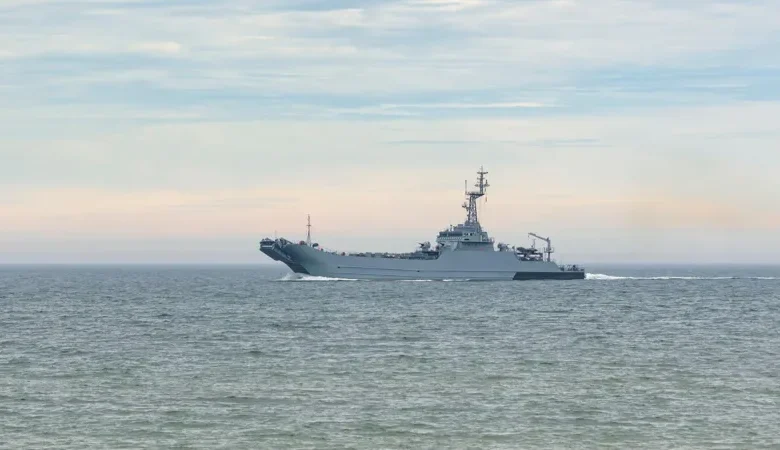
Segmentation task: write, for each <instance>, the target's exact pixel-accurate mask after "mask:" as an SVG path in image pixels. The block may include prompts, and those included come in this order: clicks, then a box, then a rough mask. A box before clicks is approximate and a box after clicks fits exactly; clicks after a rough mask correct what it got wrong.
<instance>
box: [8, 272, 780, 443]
mask: <svg viewBox="0 0 780 450" xmlns="http://www.w3.org/2000/svg"><path fill="white" fill-rule="evenodd" d="M591 272H592V273H591V274H590V275H589V276H588V278H589V279H588V280H584V281H568V282H551V281H541V282H536V281H529V282H500V283H470V282H361V281H333V280H322V279H316V278H314V279H312V278H311V277H308V278H304V279H300V280H299V279H296V278H295V277H290V276H286V275H285V271H284V270H282V269H280V268H278V267H271V268H268V267H246V266H245V267H143V266H128V267H3V268H0V448H25V449H28V448H57V449H84V448H101V449H103V448H112V449H113V448H209V449H211V448H269V449H285V448H333V449H342V448H513V449H514V448H621V449H623V448H632V449H633V448H724V449H726V448H728V449H731V448H780V268H778V267H726V266H711V267H684V266H677V267H604V268H596V269H594V268H591Z"/></svg>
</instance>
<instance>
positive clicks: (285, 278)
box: [277, 273, 357, 281]
mask: <svg viewBox="0 0 780 450" xmlns="http://www.w3.org/2000/svg"><path fill="white" fill-rule="evenodd" d="M277 281H357V280H355V279H353V278H330V277H319V276H315V275H303V274H299V273H288V274H287V275H285V276H283V277H282V278H280V279H279V280H277Z"/></svg>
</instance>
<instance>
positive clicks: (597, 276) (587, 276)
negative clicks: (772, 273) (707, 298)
mask: <svg viewBox="0 0 780 450" xmlns="http://www.w3.org/2000/svg"><path fill="white" fill-rule="evenodd" d="M585 279H586V280H778V279H780V278H778V277H675V276H659V277H619V276H613V275H605V274H603V273H586V274H585Z"/></svg>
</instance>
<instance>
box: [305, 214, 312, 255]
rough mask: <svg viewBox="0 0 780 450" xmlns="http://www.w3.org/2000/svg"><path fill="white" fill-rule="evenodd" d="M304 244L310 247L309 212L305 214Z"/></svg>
mask: <svg viewBox="0 0 780 450" xmlns="http://www.w3.org/2000/svg"><path fill="white" fill-rule="evenodd" d="M306 245H308V246H309V247H311V214H307V215H306Z"/></svg>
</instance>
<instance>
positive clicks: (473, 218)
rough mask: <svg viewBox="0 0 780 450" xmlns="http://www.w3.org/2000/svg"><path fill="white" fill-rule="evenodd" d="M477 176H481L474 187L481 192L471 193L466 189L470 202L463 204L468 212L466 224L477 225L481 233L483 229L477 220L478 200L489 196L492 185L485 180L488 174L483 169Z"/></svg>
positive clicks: (480, 169)
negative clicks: (488, 190)
mask: <svg viewBox="0 0 780 450" xmlns="http://www.w3.org/2000/svg"><path fill="white" fill-rule="evenodd" d="M477 174H478V175H479V178H477V183H476V184H475V185H474V187H477V188H479V190H478V191H470V192H469V190H468V188H467V189H466V197H468V201H467V202H465V203H463V208H464V209H465V210H466V224H468V225H476V227H477V229H478V230H480V231H481V230H482V227H481V226H480V224H479V219H478V218H477V199H479V198H480V197H482V196H484V195H485V194H487V188H488V187H489V186H490V184H488V181H487V178H485V175H487V172H485V169H484V168H483V167H480V168H479V171H478V172H477ZM467 186H468V182H467Z"/></svg>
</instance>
